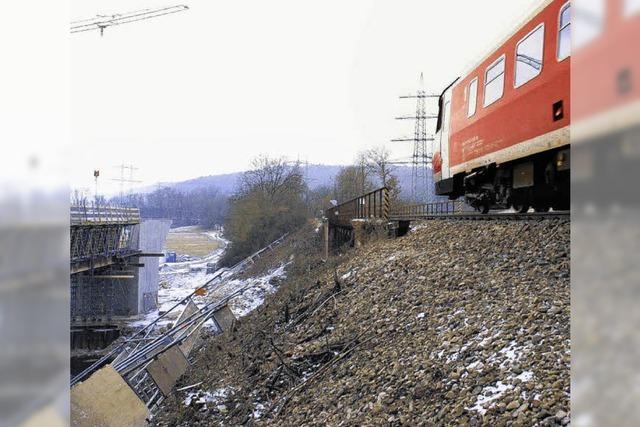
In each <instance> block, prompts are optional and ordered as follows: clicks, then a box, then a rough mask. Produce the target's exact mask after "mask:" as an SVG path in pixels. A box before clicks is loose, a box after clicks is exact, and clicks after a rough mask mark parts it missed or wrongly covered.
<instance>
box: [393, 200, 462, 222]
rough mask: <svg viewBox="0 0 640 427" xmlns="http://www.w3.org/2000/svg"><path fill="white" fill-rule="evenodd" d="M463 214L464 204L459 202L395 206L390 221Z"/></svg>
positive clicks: (449, 201)
mask: <svg viewBox="0 0 640 427" xmlns="http://www.w3.org/2000/svg"><path fill="white" fill-rule="evenodd" d="M458 212H465V204H464V202H463V201H461V200H447V201H444V202H434V203H425V204H421V205H407V206H396V207H394V209H393V210H392V211H391V214H390V217H391V218H392V219H405V218H406V219H410V218H420V217H424V216H429V215H448V214H453V213H458Z"/></svg>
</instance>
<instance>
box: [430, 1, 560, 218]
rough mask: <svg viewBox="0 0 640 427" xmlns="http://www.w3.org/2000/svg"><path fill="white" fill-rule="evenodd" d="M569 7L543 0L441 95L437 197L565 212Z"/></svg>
mask: <svg viewBox="0 0 640 427" xmlns="http://www.w3.org/2000/svg"><path fill="white" fill-rule="evenodd" d="M570 26H571V5H570V3H569V2H568V1H566V0H547V1H545V2H544V3H543V4H542V5H541V6H540V7H539V8H538V9H537V10H536V11H535V12H534V13H533V14H531V15H530V16H529V17H528V18H527V19H526V20H525V22H524V23H523V24H522V25H520V26H518V27H517V29H516V30H515V31H514V32H513V33H512V34H511V35H509V36H508V37H507V38H506V40H504V41H503V42H502V43H500V45H499V46H498V47H497V48H496V49H495V50H494V51H493V52H491V53H490V54H489V55H488V56H486V57H485V58H483V59H482V60H481V61H480V62H479V63H478V64H477V65H475V66H474V67H472V68H471V69H470V70H469V71H468V72H466V73H465V74H464V75H463V77H461V78H459V79H457V80H456V81H455V82H453V83H452V84H451V85H450V86H449V87H448V88H447V89H445V90H444V92H443V93H442V95H441V96H440V113H439V118H438V125H437V132H436V137H435V141H434V144H435V147H434V158H433V172H434V175H435V177H434V178H435V187H436V194H438V195H448V196H449V197H450V198H451V199H455V198H458V197H461V196H464V197H465V199H466V201H467V203H469V204H470V205H471V206H473V207H475V208H477V209H478V210H480V211H482V212H488V211H489V209H492V208H509V207H514V208H515V209H516V210H518V211H521V212H524V211H526V210H528V209H529V207H530V206H531V207H533V208H534V209H535V210H536V211H546V210H548V209H549V208H551V207H553V208H554V209H556V210H559V209H568V206H569V178H570V176H569V172H570V166H569V154H570V152H569V143H570V141H569V121H570V114H571V112H570V108H571V105H570V45H571V42H570Z"/></svg>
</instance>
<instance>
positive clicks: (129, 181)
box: [111, 162, 142, 204]
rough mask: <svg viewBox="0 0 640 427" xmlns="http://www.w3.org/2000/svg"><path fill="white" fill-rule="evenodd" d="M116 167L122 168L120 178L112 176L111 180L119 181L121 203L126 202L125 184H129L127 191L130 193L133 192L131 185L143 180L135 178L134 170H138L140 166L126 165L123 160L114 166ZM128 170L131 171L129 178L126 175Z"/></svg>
mask: <svg viewBox="0 0 640 427" xmlns="http://www.w3.org/2000/svg"><path fill="white" fill-rule="evenodd" d="M114 168H118V169H120V178H111V181H117V182H119V183H120V203H122V204H124V186H125V184H127V185H128V187H127V193H130V192H131V186H132V185H133V184H139V183H141V182H142V181H138V180H135V179H133V171H136V170H138V168H137V167H135V166H133V165H125V164H124V162H123V163H122V164H119V165H117V166H114ZM126 171H129V174H128V175H129V176H128V178H127V177H126V176H125V172H126Z"/></svg>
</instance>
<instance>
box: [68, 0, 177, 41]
mask: <svg viewBox="0 0 640 427" xmlns="http://www.w3.org/2000/svg"><path fill="white" fill-rule="evenodd" d="M188 9H189V7H188V6H186V5H183V4H181V5H178V6H168V7H161V8H157V9H142V10H135V11H133V12H125V13H116V14H113V15H96V16H95V17H94V18H89V19H81V20H79V21H73V22H71V32H72V33H83V32H85V31H100V35H101V36H103V35H104V30H105V28H107V27H112V26H114V25H122V24H129V23H131V22H137V21H146V20H147V19H152V18H158V17H160V16H164V15H171V14H173V13H178V12H184V11H185V10H188Z"/></svg>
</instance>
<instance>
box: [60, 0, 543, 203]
mask: <svg viewBox="0 0 640 427" xmlns="http://www.w3.org/2000/svg"><path fill="white" fill-rule="evenodd" d="M540 1H541V0H482V1H475V0H466V1H462V0H457V1H455V0H453V1H452V0H449V1H446V2H443V1H438V2H436V1H424V0H422V1H419V0H415V1H408V0H407V1H364V0H363V1H354V0H349V1H344V0H342V1H339V0H338V1H334V0H330V1H323V2H303V1H299V0H293V1H280V0H274V1H268V2H267V1H263V0H262V1H261V0H252V1H233V2H229V1H226V2H221V1H204V0H200V1H190V0H183V1H182V3H180V1H179V0H178V1H176V2H175V3H168V2H167V1H166V0H164V1H159V0H145V1H142V0H71V3H70V4H71V6H70V15H71V19H72V20H76V19H85V18H90V17H93V16H94V15H96V14H97V13H101V14H111V13H116V12H127V11H131V10H137V9H142V8H152V7H162V6H168V5H174V4H186V5H188V6H189V7H190V10H188V11H187V12H183V13H178V14H174V15H169V16H164V17H160V18H156V19H153V20H149V21H144V22H137V23H132V24H128V25H123V26H119V27H112V28H108V29H107V30H106V31H105V35H104V37H100V36H99V34H98V33H97V32H88V33H81V34H73V35H72V36H71V45H70V54H71V65H70V68H71V141H72V144H71V150H70V152H69V153H68V155H67V157H68V161H69V164H70V166H71V184H72V186H73V187H76V188H79V187H80V188H81V187H87V188H91V189H92V188H93V177H92V175H93V170H94V169H100V170H101V181H100V189H101V192H115V191H117V190H118V188H119V184H118V183H116V182H114V181H110V180H109V178H118V177H119V174H120V172H119V170H118V169H117V168H116V167H115V166H116V165H118V164H120V163H122V162H125V163H127V164H131V163H132V164H134V165H135V166H137V167H138V168H139V170H138V171H136V175H135V178H137V179H140V180H142V181H143V183H142V184H141V185H149V184H152V183H155V182H158V181H178V180H184V179H189V178H194V177H198V176H202V175H212V174H219V173H227V172H234V171H239V170H243V169H246V168H247V166H248V164H249V161H250V159H251V158H252V157H253V156H255V155H257V154H259V153H268V154H270V155H278V156H279V155H286V156H288V157H289V158H291V159H296V158H300V159H302V160H308V161H309V162H311V163H325V164H348V163H350V162H351V161H352V160H353V158H354V155H355V153H356V152H357V151H359V150H362V149H364V148H367V147H371V146H376V145H381V144H385V145H387V146H388V147H389V148H392V149H393V151H394V154H395V155H396V156H397V157H404V156H407V155H408V154H409V153H410V151H411V147H410V145H409V144H410V143H391V142H389V140H390V139H391V138H396V137H401V136H407V135H410V134H411V133H412V130H413V128H412V126H413V123H412V122H409V121H397V120H394V117H395V116H397V115H405V114H411V113H412V112H413V111H414V110H415V104H414V102H413V101H411V100H399V99H398V95H401V94H405V93H408V92H410V91H413V90H415V89H416V86H417V83H418V76H419V74H420V72H421V71H422V72H424V76H425V88H426V90H428V91H434V92H438V93H439V92H441V90H442V89H443V88H444V87H445V86H447V85H448V84H449V83H450V82H451V81H453V80H454V79H455V78H456V77H457V76H458V75H459V74H460V73H461V71H462V70H463V69H464V68H465V66H467V65H469V64H470V63H473V62H475V61H476V60H477V59H479V58H480V57H481V56H482V54H484V53H485V52H486V51H487V49H488V48H489V47H490V46H492V44H493V43H494V42H495V41H496V40H497V39H500V38H501V37H502V36H503V35H505V34H506V33H507V32H509V31H510V30H511V29H512V28H513V27H514V25H515V24H516V23H517V22H518V20H519V19H521V18H522V16H523V15H526V14H527V13H528V12H529V11H530V10H531V9H532V8H534V7H535V6H536V5H538V4H539V3H540ZM434 125H435V124H434Z"/></svg>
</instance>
